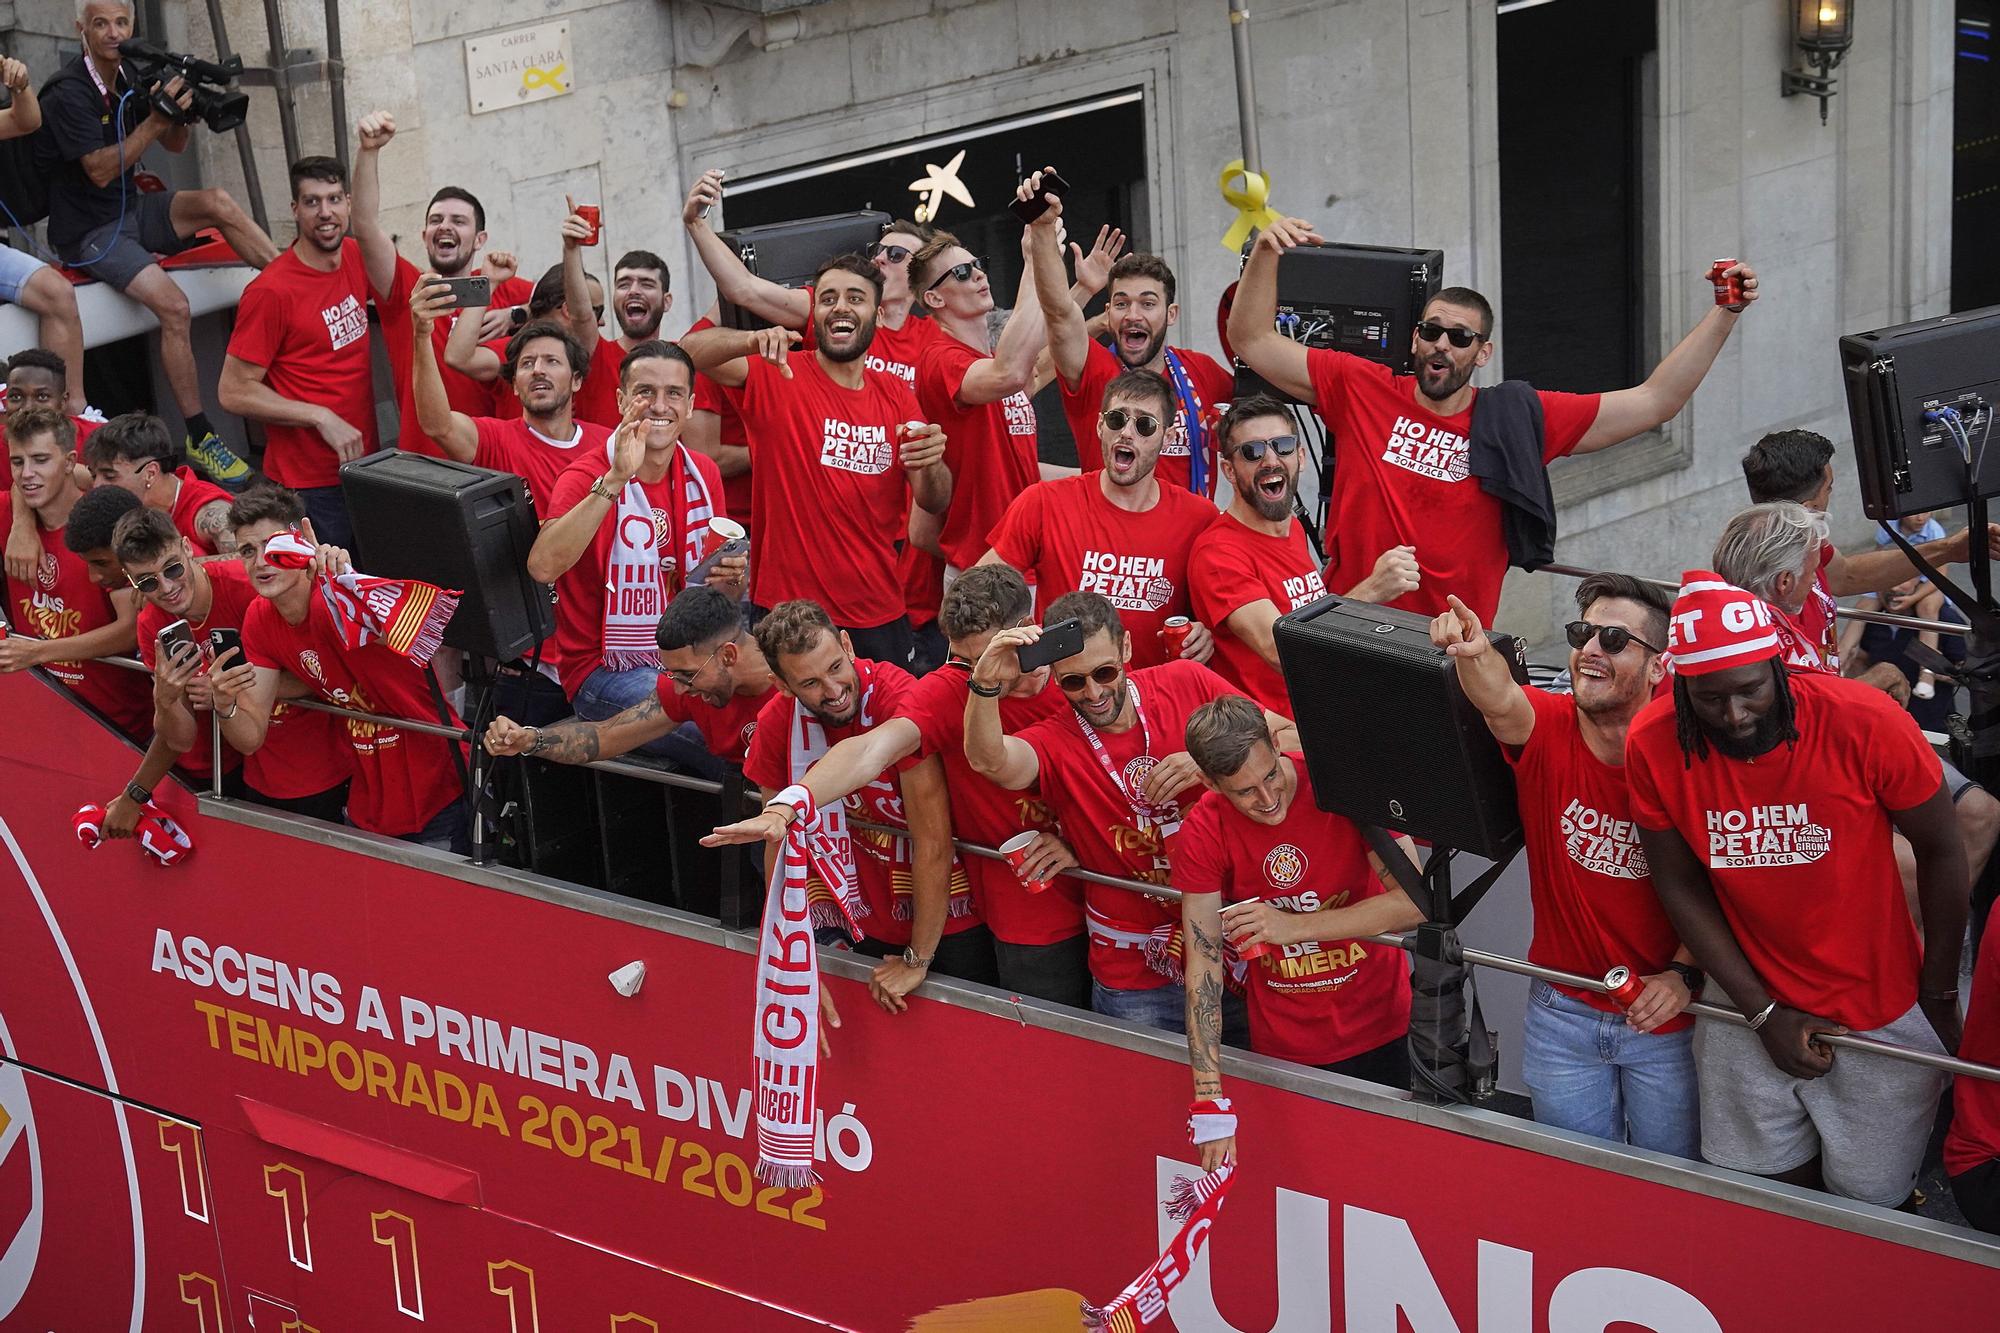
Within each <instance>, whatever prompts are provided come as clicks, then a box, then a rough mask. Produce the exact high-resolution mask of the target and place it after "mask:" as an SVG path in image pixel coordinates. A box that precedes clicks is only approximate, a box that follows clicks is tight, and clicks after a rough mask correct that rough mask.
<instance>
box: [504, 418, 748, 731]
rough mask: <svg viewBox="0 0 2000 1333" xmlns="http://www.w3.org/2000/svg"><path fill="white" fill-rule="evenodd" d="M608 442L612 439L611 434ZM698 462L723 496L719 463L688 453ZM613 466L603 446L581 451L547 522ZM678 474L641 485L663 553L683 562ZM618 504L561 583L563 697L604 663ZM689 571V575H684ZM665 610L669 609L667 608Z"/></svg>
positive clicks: (563, 477) (559, 486)
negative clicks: (661, 527) (660, 530)
mask: <svg viewBox="0 0 2000 1333" xmlns="http://www.w3.org/2000/svg"><path fill="white" fill-rule="evenodd" d="M607 438H609V437H608V436H607ZM686 453H687V456H688V457H689V458H691V459H693V460H694V466H695V469H696V471H698V472H700V473H701V475H702V477H703V479H704V480H705V481H706V482H707V483H708V493H709V494H710V495H711V496H718V495H720V494H721V493H722V478H721V476H720V475H719V474H718V473H717V472H716V470H715V460H714V459H713V458H710V457H708V456H707V455H705V454H698V453H696V452H695V451H694V450H692V449H689V450H686ZM607 466H609V462H608V459H607V456H606V453H605V450H604V448H602V447H600V448H599V449H596V450H593V451H590V452H588V453H580V454H579V456H578V457H577V459H576V461H575V462H573V463H571V464H570V465H569V467H568V468H566V469H565V470H564V471H563V472H562V473H561V474H560V475H559V476H557V478H556V483H555V498H554V499H552V500H551V501H550V502H549V508H548V513H547V516H546V517H545V518H543V520H542V521H543V522H544V523H546V522H548V520H549V519H551V518H560V517H561V516H562V515H564V514H567V513H568V512H569V511H570V510H572V509H574V508H576V506H577V505H578V504H579V503H581V502H583V501H584V500H585V498H586V497H587V496H588V494H589V492H590V483H591V482H593V481H596V480H597V479H598V478H599V477H601V476H603V475H604V470H605V468H606V467H607ZM673 479H674V472H673V470H672V469H671V468H669V469H668V471H667V475H666V476H664V477H662V478H660V479H659V480H658V481H655V482H640V483H639V484H640V487H641V488H642V489H643V490H644V491H645V492H646V498H647V499H649V500H651V501H652V504H653V521H654V522H655V523H656V524H658V523H664V524H665V525H666V536H665V537H664V538H663V539H662V540H661V542H660V553H661V554H662V555H666V556H672V557H673V558H674V559H676V560H678V559H679V558H680V552H681V548H682V542H683V539H684V537H685V535H686V523H685V519H686V505H687V499H686V497H685V496H683V495H681V494H679V493H678V492H677V490H676V488H675V487H674V485H673ZM617 514H618V509H617V506H616V505H610V506H607V507H606V508H605V511H604V518H603V520H602V521H601V522H599V523H598V525H597V531H596V532H594V533H592V534H591V538H590V545H589V546H588V547H586V548H585V549H584V552H583V554H582V556H580V557H578V559H577V562H576V563H575V564H573V565H571V566H570V567H569V569H567V570H566V571H564V573H563V576H562V577H561V578H559V579H557V580H556V632H555V635H554V639H553V642H554V643H555V658H556V668H557V671H558V673H559V674H560V675H561V677H562V687H563V693H564V694H567V695H568V696H569V697H570V698H572V699H574V698H576V692H577V691H578V690H580V689H582V688H583V682H584V681H586V680H588V679H589V678H590V673H591V672H593V671H595V670H597V668H598V667H600V666H602V665H603V664H604V581H605V579H606V577H607V575H608V573H609V570H610V566H611V528H612V520H613V519H614V518H616V517H617ZM681 572H682V573H685V572H686V571H681ZM679 586H680V585H679V579H678V577H676V578H675V579H673V580H670V581H669V584H668V595H669V596H671V595H672V593H673V592H674V591H677V590H678V588H679ZM663 609H664V608H663Z"/></svg>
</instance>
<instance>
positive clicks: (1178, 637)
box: [1160, 616, 1192, 660]
mask: <svg viewBox="0 0 2000 1333" xmlns="http://www.w3.org/2000/svg"><path fill="white" fill-rule="evenodd" d="M1191 623H1192V622H1190V621H1189V620H1188V618H1187V617H1186V616H1168V617H1167V619H1166V623H1165V624H1164V625H1162V626H1161V627H1160V642H1161V643H1163V644H1165V645H1166V647H1167V657H1168V659H1169V660H1172V659H1174V658H1178V657H1179V656H1180V655H1181V652H1182V651H1183V650H1184V649H1185V648H1186V647H1187V641H1188V630H1189V629H1190V628H1191Z"/></svg>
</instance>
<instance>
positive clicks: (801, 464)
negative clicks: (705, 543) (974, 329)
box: [728, 355, 921, 629]
mask: <svg viewBox="0 0 2000 1333" xmlns="http://www.w3.org/2000/svg"><path fill="white" fill-rule="evenodd" d="M744 364H745V365H746V366H747V367H748V368H749V371H748V378H746V379H745V380H744V382H743V387H742V388H741V389H736V390H731V391H729V394H728V396H729V398H730V399H731V401H733V402H734V403H735V405H736V408H737V410H738V411H739V412H741V413H742V414H743V424H744V426H745V428H746V429H747V430H748V431H749V433H750V456H751V459H752V466H751V470H750V477H751V482H750V507H751V519H750V543H751V546H750V599H751V600H752V601H754V602H755V603H757V605H759V606H776V605H777V604H778V603H780V602H785V601H790V600H791V599H793V598H795V597H807V598H811V599H812V600H813V601H815V602H818V603H819V604H820V605H821V606H823V607H825V608H826V613H827V614H828V615H829V616H831V617H833V622H834V623H835V624H836V625H846V626H850V627H854V628H861V629H865V628H869V627H872V626H875V625H886V624H887V623H889V622H890V621H892V620H894V619H895V618H896V617H898V616H900V615H902V614H903V591H902V587H901V585H900V584H899V583H898V582H897V580H896V538H897V536H898V535H899V534H900V533H901V531H902V528H903V525H904V522H905V520H906V519H907V517H908V515H909V509H910V483H909V479H908V477H907V474H905V473H904V471H903V463H902V448H901V446H900V445H899V444H898V443H897V441H896V428H897V427H898V426H899V425H901V424H902V423H903V422H905V421H914V420H915V419H916V418H917V417H918V416H919V415H920V414H921V409H920V408H919V407H918V406H917V400H916V398H915V396H914V395H912V394H911V393H910V391H909V390H908V389H907V388H905V387H904V386H903V383H902V381H901V380H898V379H897V378H896V377H895V376H893V375H887V374H882V373H880V372H870V371H864V372H863V373H862V377H861V379H862V384H861V387H860V388H859V389H845V388H842V387H841V386H840V385H838V384H835V383H834V382H833V380H832V379H830V378H828V376H827V373H826V371H825V370H824V369H823V368H822V367H821V366H820V364H819V358H818V356H816V355H811V356H796V357H793V358H792V360H791V362H790V365H791V370H792V378H791V379H786V378H785V377H784V375H783V374H782V373H780V372H779V370H778V369H777V367H775V366H773V365H771V364H770V363H769V362H767V361H764V360H763V359H762V358H759V357H750V358H748V359H747V360H746V361H745V362H744Z"/></svg>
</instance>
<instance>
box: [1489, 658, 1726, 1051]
mask: <svg viewBox="0 0 2000 1333" xmlns="http://www.w3.org/2000/svg"><path fill="white" fill-rule="evenodd" d="M1528 702H1529V703H1530V704H1532V705H1533V706H1534V709H1535V729H1534V731H1533V732H1532V733H1531V734H1530V735H1529V736H1528V743H1527V744H1526V745H1524V746H1522V747H1521V748H1520V749H1519V750H1514V749H1512V748H1508V747H1502V748H1503V752H1504V753H1505V754H1506V755H1507V758H1508V759H1509V760H1510V761H1511V762H1512V763H1513V765H1514V773H1515V782H1514V792H1515V800H1516V802H1517V803H1518V804H1519V805H1520V807H1521V825H1522V828H1523V829H1524V830H1525V832H1526V834H1527V846H1528V899H1529V901H1530V902H1531V903H1532V904H1533V905H1534V910H1535V934H1534V938H1533V939H1532V940H1531V941H1529V944H1528V961H1529V962H1531V963H1538V964H1540V965H1541V966H1543V967H1552V968H1555V969H1557V970H1559V971H1563V972H1575V973H1578V974H1579V975H1582V976H1586V977H1601V976H1603V975H1604V974H1605V973H1606V972H1609V971H1610V970H1611V969H1612V968H1614V967H1618V966H1620V965H1623V966H1625V967H1629V968H1631V969H1632V972H1633V974H1634V975H1635V976H1652V975H1654V974H1655V973H1659V972H1664V971H1666V970H1667V964H1668V963H1669V962H1671V961H1672V959H1673V956H1674V954H1675V952H1676V951H1677V950H1679V948H1680V947H1681V946H1680V937H1679V936H1678V935H1676V934H1675V933H1674V926H1673V922H1671V921H1669V920H1667V912H1666V909H1665V908H1664V907H1661V906H1660V899H1659V897H1658V895H1656V894H1655V893H1654V892H1653V881H1652V878H1651V877H1650V876H1649V875H1648V874H1647V873H1646V852H1645V849H1644V848H1642V847H1640V846H1639V829H1638V826H1637V825H1635V824H1634V823H1633V822H1632V804H1631V795H1630V792H1629V789H1628V788H1627V787H1626V785H1625V770H1624V769H1623V768H1620V767H1614V766H1613V765H1611V764H1607V763H1605V762H1604V761H1603V760H1601V759H1599V758H1598V757H1597V756H1596V755H1594V754H1592V753H1591V752H1590V746H1589V745H1587V744H1585V743H1584V739H1583V732H1582V730H1581V729H1580V728H1579V727H1578V725H1577V720H1576V697H1575V696H1574V695H1569V694H1550V693H1548V692H1547V691H1544V690H1537V689H1532V688H1531V689H1529V690H1528ZM1557 989H1558V990H1560V991H1562V992H1563V993H1564V994H1565V995H1569V996H1573V997H1574V998H1576V999H1579V1000H1582V1001H1583V1002H1584V1003H1585V1004H1588V1005H1591V1006H1593V1007H1594V1008H1598V1009H1602V1010H1604V1012H1606V1013H1609V1014H1617V1013H1623V1012H1624V1010H1623V1008H1621V1007H1620V1006H1619V1004H1618V1002H1617V1001H1615V1000H1613V999H1612V998H1611V997H1610V996H1609V995H1606V994H1604V993H1602V992H1601V991H1587V990H1580V989H1578V988H1577V987H1574V986H1558V987H1557ZM1691 1022H1693V1020H1692V1019H1690V1018H1688V1017H1686V1016H1685V1015H1683V1016H1681V1017H1679V1018H1676V1019H1674V1020H1673V1021H1672V1022H1671V1023H1666V1024H1663V1025H1662V1026H1661V1027H1660V1028H1659V1029H1658V1030H1659V1031H1661V1032H1677V1031H1679V1030H1680V1029H1681V1028H1684V1027H1686V1026H1688V1024H1689V1023H1691Z"/></svg>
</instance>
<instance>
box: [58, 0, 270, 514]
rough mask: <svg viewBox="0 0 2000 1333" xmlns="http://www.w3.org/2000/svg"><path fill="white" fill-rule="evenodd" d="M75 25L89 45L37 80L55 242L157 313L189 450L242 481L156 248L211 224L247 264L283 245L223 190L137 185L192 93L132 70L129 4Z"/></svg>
mask: <svg viewBox="0 0 2000 1333" xmlns="http://www.w3.org/2000/svg"><path fill="white" fill-rule="evenodd" d="M76 28H77V32H78V33H79V34H81V36H82V38H83V54H82V55H80V56H78V57H77V58H76V59H75V60H73V61H71V62H70V63H69V64H67V65H64V66H63V67H62V68H61V69H60V70H58V71H57V72H56V73H55V75H54V76H53V77H52V78H50V80H49V81H48V83H47V84H45V85H44V86H43V88H42V118H43V122H44V125H45V127H46V131H47V134H48V138H49V144H50V147H51V148H52V149H53V151H54V156H55V157H56V158H58V159H59V165H58V166H57V168H56V170H55V174H54V178H53V179H52V180H51V181H50V183H49V245H50V247H51V248H53V249H54V250H55V252H56V253H57V254H58V255H60V256H62V258H63V260H64V261H65V262H67V263H69V264H71V265H73V266H75V267H77V268H81V269H84V270H86V271H88V272H89V274H90V275H91V276H92V277H93V278H96V279H97V280H98V281H100V282H104V283H109V284H110V285H111V286H112V287H115V288H117V289H118V290H119V291H121V292H124V293H125V294H126V295H127V296H129V297H131V298H132V299H133V300H135V301H137V302H139V303H140V304H141V305H143V306H145V307H146V308H147V309H148V310H150V311H152V312H153V314H154V315H155V316H156V317H157V318H158V319H159V321H160V365H161V368H162V369H164V370H165V371H166V374H167V383H168V384H169V385H171V386H172V388H173V394H174V402H175V405H176V406H178V407H179V408H180V413H181V416H182V417H183V418H184V419H185V421H186V423H187V451H188V456H189V457H190V458H191V459H193V460H194V462H195V464H196V465H197V466H199V467H200V468H201V469H202V471H204V472H206V473H208V475H209V476H211V477H213V478H214V479H215V480H216V481H218V482H220V483H221V484H222V485H224V486H227V487H229V488H230V489H232V490H241V489H242V488H243V486H245V485H246V484H247V483H248V482H249V480H250V468H249V466H248V465H247V464H246V463H244V461H243V460H242V459H240V458H238V457H237V456H236V455H235V454H234V453H232V452H230V450H229V448H228V447H227V446H226V445H224V444H223V443H222V441H221V440H220V439H219V438H218V437H217V436H216V434H215V431H214V429H213V428H212V427H211V426H210V425H209V423H208V418H207V417H206V416H205V415H204V414H203V412H202V404H201V386H200V382H199V381H198V380H197V379H196V378H195V366H194V348H193V346H192V345H191V344H190V342H189V341H188V322H189V312H188V303H187V297H186V296H184V295H183V294H182V293H181V289H180V287H179V286H178V285H177V284H176V283H175V282H174V280H173V279H172V278H170V277H168V276H167V274H166V271H165V270H164V269H162V268H161V267H160V266H159V264H158V263H157V262H156V261H155V260H154V255H156V254H160V255H173V254H178V253H180V252H181V251H182V250H185V249H187V248H188V247H189V246H190V245H191V244H193V242H194V236H195V233H196V232H198V231H200V230H201V229H202V228H204V227H215V228H217V229H218V230H220V231H221V232H222V235H223V238H224V239H225V240H227V241H228V242H229V244H230V245H231V246H232V247H233V248H234V249H235V251H236V253H237V254H238V255H240V256H241V257H242V258H243V260H244V262H245V263H247V264H249V265H250V266H251V267H252V268H259V269H261V268H263V267H264V266H265V265H266V264H268V263H270V262H271V261H272V260H273V259H275V258H277V255H278V248H277V247H276V246H275V245H273V244H272V243H271V238H270V237H268V236H266V235H265V234H264V233H263V231H262V230H261V229H260V228H259V227H258V226H257V224H256V223H255V222H253V221H251V220H250V217H249V216H248V215H247V214H246V213H244V211H243V209H242V206H241V205H239V204H238V203H237V202H236V201H235V200H234V199H231V198H230V197H229V196H228V194H226V193H224V192H223V191H221V190H174V191H169V192H167V193H165V194H141V193H140V192H139V190H138V187H137V185H136V183H135V182H134V180H133V169H134V168H135V167H136V166H137V164H138V161H139V158H140V157H141V156H142V155H143V154H144V153H145V151H146V150H147V149H148V148H150V147H152V146H153V145H154V144H156V143H158V144H162V145H164V146H165V147H166V149H167V151H168V152H170V153H178V152H180V151H181V150H183V149H184V148H186V147H187V142H188V125H187V123H186V122H184V121H182V120H181V119H180V118H179V116H178V115H176V114H172V113H170V112H168V111H166V110H163V109H162V108H163V107H167V106H171V107H176V108H178V109H179V112H180V113H181V114H185V113H186V112H187V108H188V107H189V106H190V105H192V103H193V95H192V93H191V92H190V91H189V90H188V89H187V87H186V86H185V84H183V82H182V81H181V79H180V78H179V77H175V78H172V79H169V80H168V81H167V82H166V83H165V84H164V85H163V86H162V87H160V88H159V89H158V90H157V91H156V92H155V93H154V94H153V95H149V91H148V90H147V89H144V88H139V87H136V86H135V85H134V83H133V81H132V79H131V78H130V77H128V76H127V74H126V73H125V70H124V68H123V61H122V58H121V56H120V55H119V50H118V47H119V43H121V42H123V41H125V40H127V39H128V38H130V37H131V35H132V7H131V6H130V5H129V4H125V3H122V0H88V3H86V4H84V5H83V7H82V9H81V16H80V17H79V18H78V19H77V24H76ZM72 387H75V386H72Z"/></svg>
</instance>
